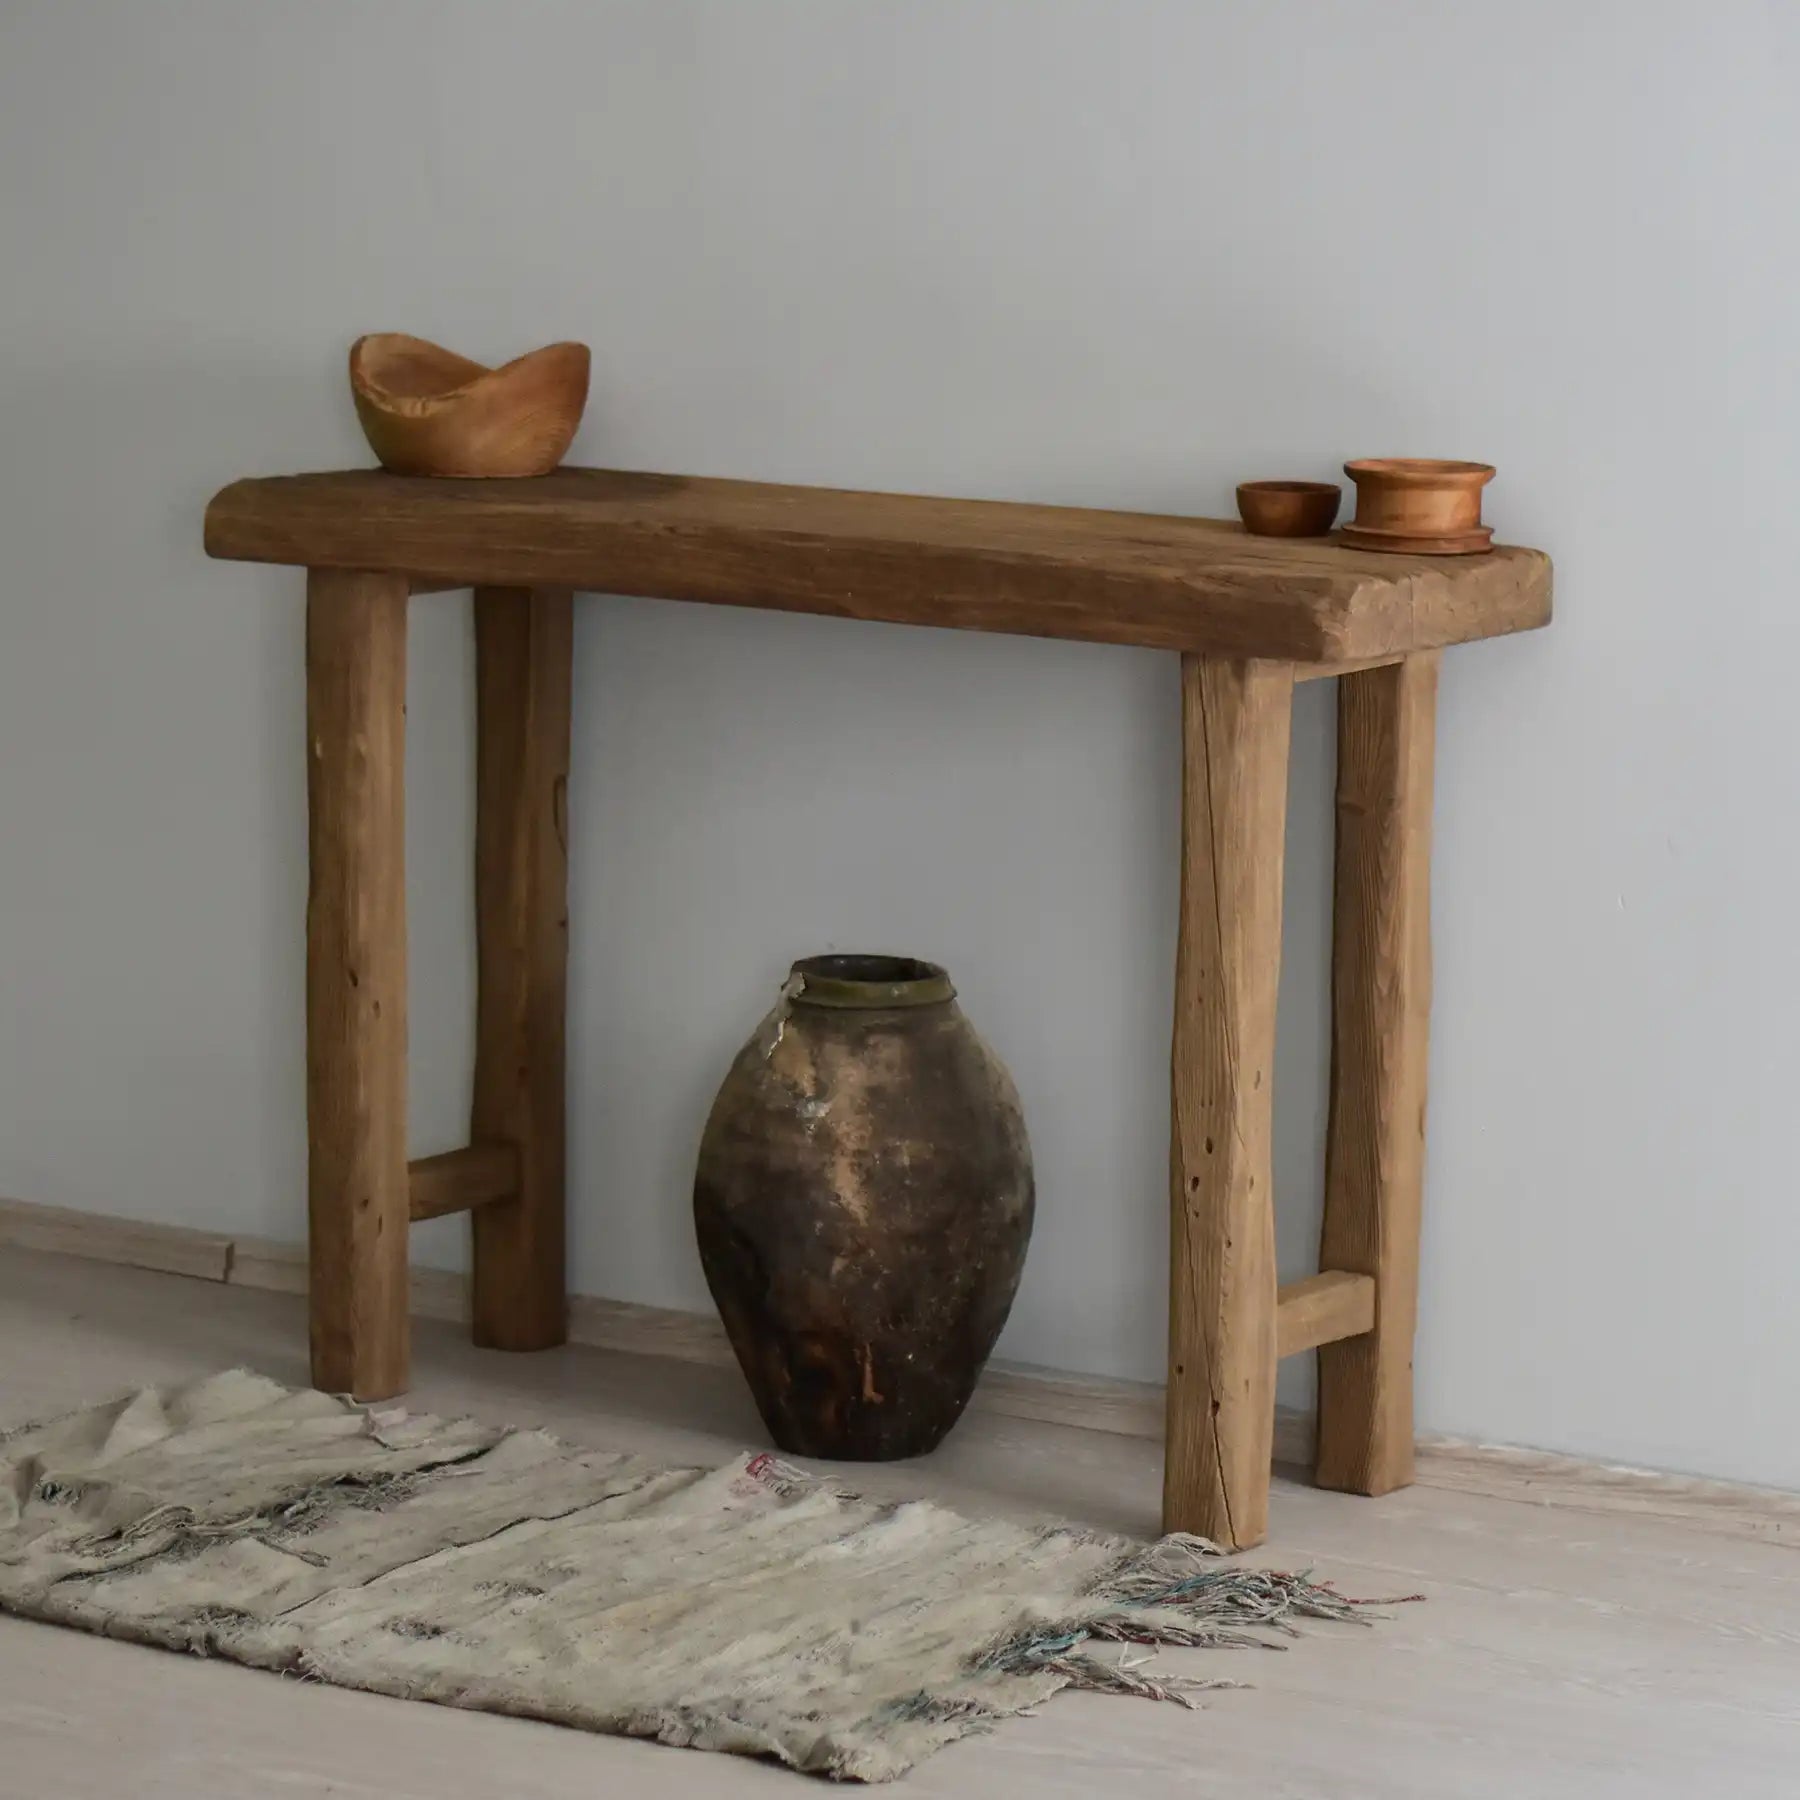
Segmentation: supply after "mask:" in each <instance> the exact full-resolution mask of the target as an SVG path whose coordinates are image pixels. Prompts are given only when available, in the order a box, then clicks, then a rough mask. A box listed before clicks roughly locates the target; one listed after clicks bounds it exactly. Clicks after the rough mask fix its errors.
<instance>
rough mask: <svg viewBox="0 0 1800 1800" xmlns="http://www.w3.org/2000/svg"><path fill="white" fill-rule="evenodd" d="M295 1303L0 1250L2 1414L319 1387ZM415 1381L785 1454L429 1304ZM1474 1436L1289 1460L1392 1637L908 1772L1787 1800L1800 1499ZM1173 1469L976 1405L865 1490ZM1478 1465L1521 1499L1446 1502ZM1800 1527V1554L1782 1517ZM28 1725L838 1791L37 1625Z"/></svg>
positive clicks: (99, 1763) (1144, 1486) (1126, 1704)
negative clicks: (498, 1341)
mask: <svg viewBox="0 0 1800 1800" xmlns="http://www.w3.org/2000/svg"><path fill="white" fill-rule="evenodd" d="M110 1198H112V1200H113V1202H114V1204H116V1205H125V1204H127V1203H129V1201H130V1200H131V1199H132V1198H133V1197H132V1196H130V1195H127V1194H123V1193H121V1194H119V1195H116V1196H112V1197H110ZM301 1318H302V1306H301V1303H300V1302H299V1301H298V1299H296V1298H294V1297H292V1296H288V1295H281V1294H266V1293H251V1292H243V1291H239V1290H237V1289H235V1288H232V1287H230V1286H226V1285H221V1284H217V1283H212V1284H206V1285H200V1284H196V1283H194V1282H192V1281H185V1280H181V1279H179V1278H177V1277H174V1276H168V1275H156V1274H149V1273H145V1272H144V1271H141V1270H137V1269H129V1268H110V1269H109V1268H102V1267H99V1266H98V1265H95V1264H92V1263H84V1262H80V1261H78V1260H76V1259H75V1258H72V1257H64V1256H40V1255H34V1254H32V1253H30V1252H26V1251H10V1252H7V1253H5V1254H0V1427H3V1426H6V1425H11V1424H14V1423H17V1422H19V1421H22V1420H25V1419H30V1418H42V1417H44V1416H45V1415H47V1414H50V1413H55V1412H60V1411H63V1410H65V1409H67V1408H69V1407H71V1406H75V1405H77V1404H81V1403H87V1402H92V1401H93V1400H95V1399H96V1398H99V1397H101V1396H103V1395H106V1394H109V1393H120V1392H123V1391H125V1390H126V1389H127V1388H129V1387H132V1386H135V1385H138V1384H141V1383H143V1382H150V1381H154V1382H165V1381H174V1380H180V1379H184V1378H186V1377H189V1376H192V1375H197V1374H201V1373H205V1372H208V1371H210V1370H214V1369H219V1368H225V1367H229V1366H231V1365H232V1364H234V1363H250V1364H252V1365H254V1366H255V1367H257V1368H260V1369H262V1370H264V1371H265V1372H267V1373H268V1374H270V1375H273V1376H276V1377H278V1378H280V1379H282V1380H289V1381H291V1380H296V1379H299V1378H301V1377H302V1376H303V1375H304V1372H305V1365H304V1361H303V1358H302V1355H301V1354H300V1352H299V1349H298V1344H299V1337H300V1330H299V1327H300V1322H301ZM638 1347H639V1348H642V1347H643V1346H642V1345H641V1344H640V1345H639V1346H638ZM417 1370H418V1385H417V1388H416V1390H415V1392H414V1394H413V1395H412V1396H411V1398H410V1400H409V1405H411V1406H412V1407H414V1408H416V1409H417V1410H421V1411H424V1410H430V1411H435V1412H439V1413H446V1414H450V1415H452V1416H456V1415H462V1414H473V1415H474V1416H476V1417H478V1418H483V1419H492V1420H510V1421H513V1422H515V1423H519V1424H526V1425H539V1426H543V1427H545V1428H546V1429H549V1430H551V1431H554V1432H556V1433H558V1434H559V1435H560V1436H562V1437H564V1438H566V1439H568V1440H569V1441H571V1442H574V1443H579V1444H588V1445H594V1446H596V1447H598V1448H602V1449H606V1450H614V1451H617V1450H629V1451H633V1452H636V1453H637V1454H639V1455H642V1456H647V1457H650V1458H652V1459H653V1460H655V1461H657V1462H660V1463H666V1464H702V1465H710V1464H714V1463H718V1462H721V1461H723V1460H724V1459H726V1458H727V1457H729V1456H731V1455H733V1454H735V1453H736V1452H738V1451H740V1450H741V1449H742V1448H743V1447H744V1446H745V1445H746V1444H748V1443H752V1442H755V1441H757V1425H756V1418H755V1414H754V1412H753V1411H752V1409H751V1406H750V1401H749V1397H748V1396H747V1395H746V1394H745V1393H744V1391H743V1384H742V1381H741V1379H740V1378H739V1376H738V1374H737V1371H736V1370H735V1369H732V1368H702V1367H696V1366H695V1365H693V1364H692V1363H683V1362H672V1361H665V1360H661V1359H658V1358H655V1357H650V1356H644V1355H619V1354H616V1353H612V1352H604V1351H597V1350H590V1349H583V1348H576V1347H571V1348H569V1349H566V1350H559V1351H553V1352H551V1353H550V1354H548V1355H546V1356H543V1357H531V1358H524V1359H520V1358H515V1357H505V1358H502V1357H497V1356H495V1355H493V1354H492V1353H489V1352H484V1351H479V1350H476V1349H473V1348H472V1347H471V1346H470V1345H469V1344H468V1342H467V1340H466V1338H465V1336H464V1334H463V1332H462V1331H461V1329H460V1328H459V1327H457V1326H455V1325H452V1324H436V1323H431V1322H426V1323H425V1324H423V1325H422V1326H421V1327H420V1329H419V1332H418V1354H417ZM986 1385H987V1384H986V1383H985V1382H984V1383H983V1388H984V1390H985V1387H986ZM979 1400H980V1395H979V1394H978V1395H977V1402H978V1403H979ZM1770 1424H1771V1429H1778V1428H1779V1425H1778V1422H1777V1421H1776V1420H1774V1419H1773V1418H1771V1421H1770ZM1451 1454H1452V1453H1451V1452H1448V1451H1446V1452H1444V1453H1442V1454H1441V1455H1440V1454H1439V1453H1437V1452H1433V1453H1431V1454H1428V1455H1426V1456H1425V1457H1424V1458H1422V1459H1421V1463H1420V1469H1419V1483H1418V1485H1416V1486H1414V1487H1412V1488H1409V1489H1407V1490H1406V1491H1405V1492H1403V1493H1398V1494H1394V1495H1390V1496H1389V1497H1388V1498H1387V1499H1384V1500H1360V1499H1349V1498H1346V1497H1345V1496H1343V1495H1341V1494H1333V1493H1325V1492H1321V1491H1320V1490H1318V1489H1316V1488H1313V1487H1311V1486H1309V1485H1305V1484H1302V1483H1300V1482H1296V1481H1290V1480H1285V1479H1277V1481H1276V1483H1275V1488H1274V1494H1273V1502H1272V1516H1271V1531H1270V1538H1269V1544H1268V1547H1267V1548H1266V1549H1265V1550H1264V1551H1263V1552H1261V1553H1260V1554H1258V1555H1257V1556H1255V1557H1253V1558H1251V1560H1252V1561H1253V1562H1256V1563H1267V1564H1270V1565H1273V1566H1278V1567H1285V1568H1309V1567H1310V1568H1314V1569H1316V1570H1317V1571H1318V1572H1319V1574H1320V1575H1321V1576H1323V1577H1326V1578H1329V1579H1332V1580H1335V1581H1336V1582H1337V1583H1338V1584H1339V1586H1340V1587H1342V1589H1343V1590H1344V1591H1345V1592H1347V1593H1352V1594H1397V1593H1423V1594H1424V1595H1425V1596H1426V1598H1425V1599H1424V1600H1423V1601H1422V1602H1421V1603H1419V1604H1417V1605H1412V1606H1399V1607H1393V1608H1387V1609H1383V1610H1386V1611H1388V1612H1390V1613H1391V1615H1392V1616H1391V1617H1389V1618H1387V1619H1384V1620H1382V1621H1381V1622H1380V1623H1379V1624H1378V1625H1377V1626H1376V1627H1375V1628H1374V1629H1372V1630H1363V1629H1360V1628H1351V1627H1342V1628H1337V1627H1329V1626H1322V1627H1314V1628H1309V1630H1308V1632H1307V1635H1306V1636H1305V1637H1303V1638H1301V1639H1298V1640H1295V1641H1293V1642H1291V1643H1290V1644H1289V1645H1288V1648H1287V1649H1286V1650H1285V1651H1284V1652H1281V1653H1279V1654H1267V1653H1261V1652H1250V1651H1241V1650H1232V1651H1216V1652H1215V1651H1191V1652H1184V1651H1171V1652H1165V1653H1163V1654H1161V1655H1159V1656H1158V1658H1157V1660H1156V1663H1155V1664H1154V1665H1153V1672H1160V1671H1167V1672H1170V1673H1179V1674H1198V1675H1208V1676H1213V1677H1225V1678H1229V1679H1232V1680H1236V1681H1242V1682H1248V1683H1249V1684H1250V1685H1249V1687H1248V1688H1247V1689H1244V1690H1240V1691H1237V1692H1227V1693H1217V1694H1204V1695H1201V1696H1200V1700H1201V1703H1202V1709H1201V1710H1200V1711H1199V1712H1188V1711H1186V1710H1185V1709H1183V1708H1182V1707H1178V1706H1157V1705H1151V1704H1149V1703H1148V1702H1143V1701H1135V1700H1121V1699H1118V1698H1115V1697H1112V1696H1108V1695H1087V1694H1067V1695H1059V1696H1058V1697H1057V1698H1056V1699H1055V1700H1054V1701H1052V1702H1051V1703H1050V1704H1049V1705H1047V1706H1045V1707H1044V1708H1043V1709H1042V1710H1041V1713H1040V1714H1039V1716H1038V1717H1036V1718H1031V1719H1015V1720H1010V1721H1008V1722H1006V1723H1005V1724H1003V1725H1002V1726H1001V1727H1000V1728H999V1729H998V1730H996V1731H995V1732H994V1733H993V1734H992V1735H991V1736H987V1737H982V1738H975V1739H971V1740H969V1741H968V1742H967V1743H964V1744H960V1745H957V1746H956V1747H955V1748H954V1749H952V1750H950V1751H948V1752H946V1753H945V1754H943V1755H941V1756H937V1757H934V1758H932V1759H931V1760H930V1761H929V1762H927V1763H925V1764H923V1765H921V1766H920V1767H919V1768H918V1769H917V1770H915V1771H914V1772H913V1773H912V1774H911V1775H910V1776H908V1778H907V1779H906V1781H905V1782H904V1783H903V1784H901V1785H900V1786H899V1787H896V1788H894V1789H892V1790H889V1791H891V1793H892V1794H893V1795H894V1796H895V1800H901V1797H904V1800H972V1797H973V1800H992V1797H998V1796H1005V1797H1010V1796H1013V1795H1029V1796H1031V1797H1032V1800H1095V1797H1096V1796H1111V1795H1115V1794H1117V1795H1129V1796H1143V1800H1241V1797H1242V1796H1246V1795H1253V1796H1264V1795H1267V1796H1270V1797H1271V1800H1273V1797H1275V1796H1280V1797H1282V1800H1325V1797H1326V1796H1329V1800H1449V1797H1452V1796H1453V1797H1454V1800H1627V1797H1629V1800H1693V1796H1695V1795H1697V1794H1698V1795H1710V1794H1717V1795H1719V1796H1720V1800H1791V1796H1792V1795H1793V1792H1794V1770H1795V1767H1796V1764H1797V1762H1800V1695H1797V1693H1796V1688H1795V1682H1794V1670H1795V1667H1796V1664H1797V1663H1800V1558H1797V1557H1796V1556H1795V1554H1794V1551H1793V1549H1792V1548H1791V1547H1784V1546H1790V1545H1791V1544H1792V1543H1794V1542H1795V1541H1796V1539H1795V1537H1794V1536H1793V1535H1792V1534H1793V1533H1794V1532H1795V1531H1796V1530H1797V1529H1800V1498H1797V1497H1796V1496H1793V1495H1770V1494H1758V1493H1755V1492H1753V1491H1751V1490H1744V1489H1738V1490H1724V1489H1721V1488H1720V1487H1719V1485H1718V1484H1716V1483H1704V1482H1679V1481H1675V1480H1672V1479H1670V1478H1666V1477H1665V1478H1662V1479H1661V1480H1660V1481H1658V1482H1652V1481H1650V1480H1649V1479H1648V1478H1638V1480H1637V1482H1636V1485H1635V1486H1632V1487H1628V1486H1627V1482H1628V1479H1629V1478H1628V1477H1627V1476H1626V1475H1625V1474H1624V1473H1623V1472H1621V1471H1608V1470H1600V1469H1596V1468H1593V1467H1592V1466H1588V1467H1585V1468H1584V1467H1582V1466H1580V1465H1572V1464H1569V1463H1568V1462H1567V1460H1566V1459H1557V1458H1551V1457H1543V1456H1532V1455H1529V1454H1528V1453H1523V1452H1521V1453H1513V1454H1512V1455H1511V1456H1510V1458H1509V1457H1508V1456H1507V1455H1506V1454H1505V1453H1501V1454H1499V1455H1497V1454H1496V1453H1494V1452H1487V1453H1485V1455H1482V1454H1467V1455H1464V1454H1462V1453H1460V1452H1458V1453H1455V1456H1456V1465H1455V1467H1454V1468H1453V1469H1452V1468H1449V1467H1447V1466H1446V1465H1447V1463H1448V1459H1449V1457H1450V1455H1451ZM1159 1463H1160V1455H1159V1446H1158V1445H1157V1444H1156V1443H1155V1442H1154V1441H1151V1440H1146V1439H1141V1438H1139V1439H1133V1438H1129V1437H1119V1436H1115V1435H1112V1434H1110V1433H1102V1432H1088V1431H1077V1430H1071V1429H1069V1428H1068V1427H1066V1426H1059V1425H1054V1424H1040V1423H1030V1424H1027V1423H1021V1422H1019V1421H1016V1420H1007V1419H1001V1418H989V1419H984V1420H982V1421H980V1423H979V1426H978V1425H977V1422H976V1420H975V1419H974V1418H973V1417H971V1418H970V1419H969V1420H967V1421H966V1422H965V1424H964V1426H963V1427H962V1428H961V1429H959V1430H958V1431H956V1432H954V1433H953V1434H952V1435H951V1437H950V1438H949V1440H948V1441H947V1442H946V1443H945V1445H944V1447H943V1449H942V1450H940V1451H939V1452H938V1453H937V1454H936V1455H935V1456H932V1457H930V1458H927V1459H925V1460H923V1461H920V1462H912V1463H893V1464H886V1465H881V1466H863V1467H859V1468H856V1469H855V1470H853V1471H847V1472H846V1479H847V1480H849V1481H850V1482H851V1483H852V1485H854V1486H856V1487H858V1488H860V1489H862V1490H864V1491H866V1492H869V1493H872V1494H875V1495H879V1496H880V1497H882V1498H884V1499H891V1500H907V1499H914V1498H925V1499H929V1500H931V1501H933V1502H934V1503H937V1504H940V1505H945V1506H954V1507H956V1508H958V1509H960V1510H961V1511H964V1512H967V1513H971V1514H976V1515H984V1516H985V1515H995V1514H998V1515H1001V1516H1006V1517H1017V1518H1034V1519H1046V1520H1059V1521H1069V1520H1076V1521H1080V1522H1083V1523H1086V1524H1090V1525H1093V1526H1097V1527H1099V1528H1102V1529H1106V1530H1118V1531H1129V1532H1135V1533H1146V1532H1151V1531H1154V1530H1155V1528H1156V1516H1157V1504H1158V1472H1159ZM1559 1463H1560V1465H1561V1468H1560V1472H1557V1469H1556V1465H1558V1464H1559ZM1440 1472H1442V1473H1444V1475H1445V1479H1444V1481H1443V1482H1441V1483H1440V1482H1439V1475H1440ZM1464 1477H1466V1478H1467V1480H1468V1482H1469V1483H1470V1484H1473V1483H1474V1482H1475V1481H1478V1480H1481V1479H1484V1478H1491V1479H1492V1481H1493V1482H1494V1484H1495V1485H1494V1486H1493V1487H1492V1489H1491V1491H1489V1492H1486V1493H1483V1492H1478V1491H1473V1490H1472V1487H1471V1489H1470V1490H1469V1491H1452V1488H1453V1486H1456V1485H1459V1484H1460V1483H1461V1482H1462V1480H1463V1478H1464ZM1546 1502H1548V1503H1547V1504H1546ZM1783 1508H1785V1509H1786V1510H1785V1514H1784V1513H1783V1511H1782V1510H1781V1509H1783ZM1784 1518H1785V1522H1786V1529H1787V1531H1788V1533H1789V1536H1788V1537H1787V1538H1786V1539H1781V1538H1776V1537H1770V1536H1767V1535H1764V1534H1767V1533H1770V1532H1775V1531H1779V1530H1780V1529H1781V1527H1782V1522H1783V1520H1784ZM0 1744H3V1745H4V1746H5V1753H4V1757H3V1758H0V1768H3V1769H4V1776H3V1777H0V1790H4V1791H5V1792H7V1793H8V1794H12V1793H15V1792H16V1793H17V1794H19V1795H46V1796H48V1795H54V1796H56V1797H57V1800H103V1797H104V1800H119V1797H121V1796H130V1800H246V1797H247V1796H256V1797H257V1800H275V1797H276V1796H281V1797H282V1800H326V1796H333V1797H335V1800H593V1796H595V1795H608V1796H611V1795H620V1796H630V1797H631V1800H676V1797H677V1796H679V1800H755V1797H756V1796H761V1795H767V1796H768V1797H769V1800H783V1797H784V1796H785V1797H786V1800H794V1796H796V1795H800V1796H805V1795H806V1794H807V1793H808V1792H809V1791H810V1790H808V1789H806V1788H805V1787H804V1786H802V1785H800V1784H797V1783H796V1781H795V1778H794V1777H793V1776H792V1775H790V1774H788V1773H786V1772H784V1771H782V1770H779V1769H776V1768H772V1767H767V1766H763V1765H759V1764H755V1763H751V1762H748V1761H745V1760H744V1759H741V1758H737V1757H726V1756H709V1755H703V1754H700V1753H698V1752H691V1751H684V1750H669V1749H665V1748H663V1747H661V1746H658V1745H653V1744H645V1743H634V1742H631V1741H629V1740H626V1739H622V1738H597V1737H591V1736H589V1735H587V1734H585V1733H582V1732H576V1731H562V1730H557V1729H555V1728H553V1727H550V1726H544V1725H537V1724H533V1723H529V1722H526V1721H522V1720H512V1719H503V1718H497V1717H494V1716H492V1715H490V1714H483V1713H472V1712H463V1711H458V1710H455V1709H452V1708H447V1707H439V1706H418V1705H412V1704H408V1703H407V1702H405V1701H399V1700H385V1699H380V1698H377V1697H375V1696H373V1695H367V1694H355V1693H350V1692H347V1691H345V1690H343V1689H338V1688H330V1687H326V1686H324V1685H322V1684H320V1683H314V1682H302V1681H277V1680H274V1679H272V1678H271V1677H269V1676H268V1675H265V1674H262V1673H260V1672H258V1671H255V1670H249V1669H240V1668H235V1667H233V1666H232V1665H230V1664H227V1663H221V1662H217V1661H210V1660H207V1659H205V1658H201V1657H192V1656H169V1655H166V1654H162V1653H160V1652H157V1651H153V1650H145V1649H142V1648H140V1647H138V1646H137V1645H133V1644H125V1643H119V1642H115V1641H112V1640H109V1639H104V1638H97V1637H93V1636H91V1635H88V1634H86V1633H83V1632H75V1631H63V1630H59V1629H58V1628H57V1627H55V1626H50V1625H39V1624H35V1623H30V1622H27V1621H24V1620H20V1619H0Z"/></svg>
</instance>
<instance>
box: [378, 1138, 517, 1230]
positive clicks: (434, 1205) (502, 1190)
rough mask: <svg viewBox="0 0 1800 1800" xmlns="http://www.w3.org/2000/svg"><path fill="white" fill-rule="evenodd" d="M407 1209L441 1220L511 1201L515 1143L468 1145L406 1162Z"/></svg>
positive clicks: (514, 1183) (514, 1187)
mask: <svg viewBox="0 0 1800 1800" xmlns="http://www.w3.org/2000/svg"><path fill="white" fill-rule="evenodd" d="M406 1180H407V1192H408V1195H409V1197H410V1198H409V1208H410V1210H411V1213H412V1216H413V1217H414V1218H415V1219H440V1218H442V1217H443V1216H444V1215H445V1214H446V1213H459V1212H470V1211H472V1210H473V1209H474V1208H475V1207H477V1206H491V1205H493V1204H494V1202H495V1201H497V1200H510V1199H514V1198H516V1197H517V1195H518V1192H519V1151H518V1146H517V1145H516V1144H510V1143H494V1144H468V1145H466V1146H465V1147H464V1148H462V1149H461V1150H445V1151H443V1152H442V1153H440V1154H439V1155H437V1156H421V1157H416V1158H415V1159H414V1160H413V1161H412V1162H410V1163H408V1164H407V1165H406Z"/></svg>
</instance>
